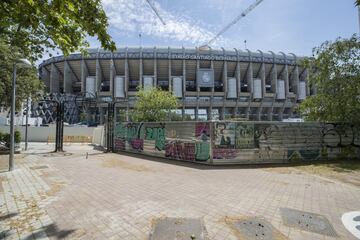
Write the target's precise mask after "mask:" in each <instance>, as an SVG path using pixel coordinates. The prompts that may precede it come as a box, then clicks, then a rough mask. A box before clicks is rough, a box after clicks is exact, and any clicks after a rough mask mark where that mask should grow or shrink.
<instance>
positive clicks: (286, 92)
mask: <svg viewBox="0 0 360 240" xmlns="http://www.w3.org/2000/svg"><path fill="white" fill-rule="evenodd" d="M283 76H284V81H285V95H286V98H288V96H289V86H290V82H289V70H288V65H287V64H286V65H285V69H284V72H283Z"/></svg>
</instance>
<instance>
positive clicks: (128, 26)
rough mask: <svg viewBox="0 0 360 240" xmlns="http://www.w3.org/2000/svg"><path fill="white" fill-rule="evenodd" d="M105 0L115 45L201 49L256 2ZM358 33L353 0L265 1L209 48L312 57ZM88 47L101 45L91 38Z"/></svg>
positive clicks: (221, 0) (224, 0)
mask: <svg viewBox="0 0 360 240" xmlns="http://www.w3.org/2000/svg"><path fill="white" fill-rule="evenodd" d="M151 1H152V2H153V3H154V4H155V6H156V7H157V9H158V11H159V13H160V15H161V16H162V17H163V19H164V20H165V22H167V24H166V25H165V26H163V25H162V24H161V22H160V21H159V20H158V19H157V17H156V16H155V15H154V13H153V12H152V10H151V8H150V7H149V6H148V5H147V3H146V0H103V6H104V9H105V11H106V13H107V15H108V17H109V23H110V28H109V32H110V34H111V36H112V37H113V39H114V40H115V42H116V44H117V46H118V47H123V46H139V44H140V39H139V33H141V36H142V37H141V44H142V46H144V47H145V46H174V47H181V46H186V47H194V46H199V45H202V44H203V43H204V42H206V41H207V40H209V39H210V38H211V37H212V36H214V35H215V34H216V33H217V32H218V31H219V30H221V28H223V27H224V26H225V25H226V24H227V23H229V22H230V21H231V20H233V19H234V18H235V17H236V16H237V15H238V14H240V13H241V12H242V11H243V10H244V9H246V8H247V7H248V6H249V5H250V4H251V3H253V2H254V1H255V0H178V1H175V0H151ZM358 32H359V25H358V10H357V8H355V7H354V0H264V1H263V2H262V3H261V4H260V5H259V6H258V7H257V8H256V9H255V10H253V11H252V12H251V13H249V15H248V16H246V17H245V18H243V19H242V20H240V21H239V22H238V23H237V24H236V25H234V26H232V27H231V28H230V29H229V30H228V31H227V32H226V33H224V34H223V35H222V37H221V38H220V39H219V40H218V41H217V42H215V43H214V45H213V47H215V48H219V47H224V48H227V49H231V48H234V47H236V48H240V49H244V48H245V46H244V40H246V41H247V48H248V49H250V50H253V51H256V50H257V49H260V50H263V51H268V50H272V51H274V52H279V51H283V52H285V53H290V52H292V53H295V54H297V55H301V56H304V55H307V56H309V55H311V50H312V48H313V47H314V46H318V45H320V44H321V43H322V42H324V41H326V40H334V39H336V38H337V37H339V36H340V37H344V38H347V37H350V36H351V35H352V34H354V33H358ZM90 44H91V47H99V43H98V42H97V41H96V39H90Z"/></svg>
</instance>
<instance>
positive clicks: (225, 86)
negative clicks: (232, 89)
mask: <svg viewBox="0 0 360 240" xmlns="http://www.w3.org/2000/svg"><path fill="white" fill-rule="evenodd" d="M222 82H223V91H224V93H225V99H226V97H227V92H228V89H227V61H224V64H223V74H222Z"/></svg>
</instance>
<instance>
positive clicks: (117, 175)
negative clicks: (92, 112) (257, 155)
mask: <svg viewBox="0 0 360 240" xmlns="http://www.w3.org/2000/svg"><path fill="white" fill-rule="evenodd" d="M64 148H65V150H66V152H64V153H52V152H51V151H52V149H53V145H46V144H39V143H31V144H30V150H29V151H28V152H26V153H23V154H21V155H18V156H17V159H16V169H15V170H14V171H12V172H4V173H0V239H1V238H5V239H63V238H65V239H144V240H145V239H149V238H150V233H151V232H152V231H153V229H154V225H155V224H156V223H157V222H158V221H159V219H165V218H189V219H200V220H201V221H202V223H203V225H204V228H205V229H206V237H207V238H206V239H219V240H224V239H229V240H230V239H243V238H241V236H240V235H239V233H238V232H237V231H236V229H234V226H235V225H234V224H232V223H233V222H234V221H236V220H241V221H243V222H244V224H245V223H247V221H246V220H243V219H246V218H247V217H250V219H260V222H262V223H264V224H267V223H269V224H271V225H272V227H271V228H269V229H275V230H276V232H277V234H276V235H274V239H355V238H354V237H353V236H352V235H351V234H350V233H349V232H348V231H347V230H346V229H345V227H344V226H343V225H342V222H341V216H342V214H343V213H345V212H349V211H356V210H357V211H358V210H359V209H360V187H359V186H356V185H353V184H347V183H343V182H340V181H338V180H333V179H328V178H324V177H319V176H316V175H311V174H309V173H305V172H302V171H300V170H297V169H295V168H288V167H287V168H264V167H263V168H250V167H224V168H219V167H217V168H215V167H206V166H202V165H195V164H190V163H181V162H176V161H168V160H160V159H154V158H139V157H137V156H135V155H121V154H113V153H103V152H101V151H96V150H94V149H93V147H92V146H87V145H80V144H78V145H76V144H73V145H70V146H67V145H66V146H64ZM284 209H293V210H297V211H305V212H309V213H314V214H318V215H322V216H324V217H325V218H326V219H327V220H328V222H329V223H330V224H331V225H332V228H333V231H334V232H335V233H336V236H337V237H334V236H330V235H326V234H321V233H315V232H309V231H305V230H301V229H300V228H296V227H291V226H288V225H286V224H285V223H284V220H283V218H282V215H281V213H282V211H283V212H284ZM286 211H288V210H286ZM316 216H317V215H316ZM179 239H180V238H179ZM259 239H260V238H259Z"/></svg>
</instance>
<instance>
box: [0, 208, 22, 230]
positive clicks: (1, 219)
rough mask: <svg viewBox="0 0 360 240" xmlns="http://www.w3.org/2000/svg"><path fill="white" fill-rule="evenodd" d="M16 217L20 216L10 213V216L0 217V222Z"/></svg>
mask: <svg viewBox="0 0 360 240" xmlns="http://www.w3.org/2000/svg"><path fill="white" fill-rule="evenodd" d="M16 215H18V214H17V213H9V214H6V215H3V216H0V222H1V221H4V220H6V219H8V218H12V217H15V216H16ZM0 236H1V234H0Z"/></svg>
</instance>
